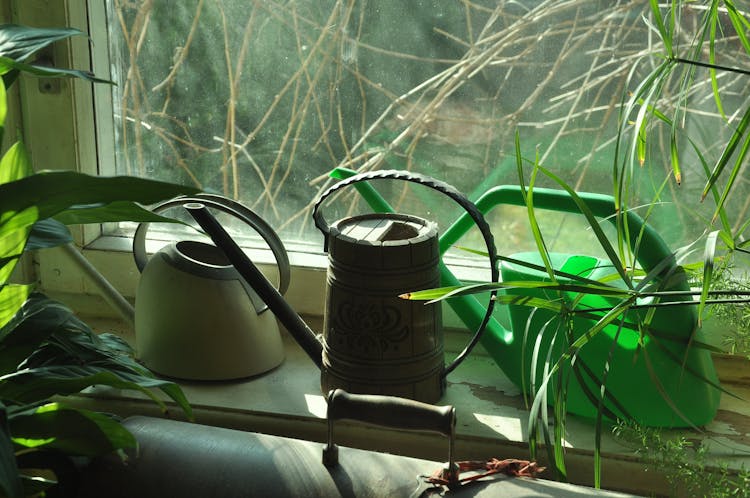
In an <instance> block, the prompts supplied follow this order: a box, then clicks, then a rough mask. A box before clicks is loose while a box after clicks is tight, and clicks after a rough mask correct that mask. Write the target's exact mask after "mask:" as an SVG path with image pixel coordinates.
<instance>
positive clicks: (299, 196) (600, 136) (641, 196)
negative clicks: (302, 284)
mask: <svg viewBox="0 0 750 498" xmlns="http://www.w3.org/2000/svg"><path fill="white" fill-rule="evenodd" d="M702 12H703V11H702V10H701V9H700V8H699V7H695V8H686V9H683V11H682V14H681V17H680V19H679V20H678V21H679V29H680V30H681V31H680V34H679V36H677V37H676V38H677V39H678V40H679V43H681V44H682V45H683V46H684V47H688V45H689V43H690V42H691V40H692V39H693V38H694V36H695V32H696V29H697V28H696V26H698V24H699V19H700V16H701V15H702ZM109 15H110V17H109V22H110V25H111V53H112V64H113V74H114V79H115V80H116V81H117V86H116V87H115V88H114V92H115V94H114V95H115V98H114V101H115V109H114V114H115V128H116V135H117V136H116V140H117V157H116V169H117V172H118V173H127V174H136V175H144V176H150V177H154V178H159V179H166V180H172V181H179V182H185V183H193V184H196V185H198V186H200V187H202V188H204V189H206V190H210V191H214V192H219V193H222V194H225V195H227V196H230V197H233V198H237V199H240V200H242V201H243V202H244V203H246V204H247V205H248V206H250V207H252V208H253V209H254V210H256V211H257V212H258V213H259V214H261V215H262V216H264V217H265V218H266V219H267V220H268V221H269V222H270V223H271V224H272V225H273V226H274V227H275V228H276V229H277V230H279V231H280V232H281V234H282V236H283V237H284V239H285V240H287V241H290V242H292V241H312V243H313V247H314V248H318V249H319V245H320V238H319V235H318V234H317V232H316V230H315V228H314V226H313V224H312V220H311V216H310V208H311V201H312V200H313V199H314V198H315V197H316V196H317V195H318V194H319V193H320V192H321V190H322V189H324V188H325V187H326V186H328V185H330V183H331V182H330V181H329V180H328V179H327V177H326V175H327V173H328V172H329V171H330V169H332V168H333V167H334V166H337V165H344V166H348V167H351V168H362V167H364V168H367V169H371V168H397V169H409V170H412V171H416V172H419V173H422V174H426V175H430V176H434V177H436V178H438V179H442V180H444V181H447V182H449V183H451V184H453V185H454V186H456V187H457V188H459V189H460V190H462V191H463V192H465V193H466V194H467V195H468V196H469V197H470V198H476V197H477V196H478V195H480V194H481V193H482V192H484V191H485V190H487V189H488V188H490V187H492V186H495V185H501V184H518V181H519V180H518V170H517V166H516V157H515V145H514V135H515V133H516V130H518V132H519V134H520V139H521V144H522V150H523V155H524V157H525V158H526V159H527V160H529V161H528V162H526V163H525V165H524V170H525V175H526V181H527V182H528V181H529V173H530V171H531V169H532V167H531V163H532V162H533V160H534V159H535V157H536V158H538V160H539V162H540V163H541V164H542V165H544V166H545V167H547V168H548V169H550V170H552V171H554V172H555V174H557V175H559V177H560V178H562V179H563V180H564V181H565V182H567V183H569V185H571V186H572V187H573V188H575V189H576V190H579V191H592V192H600V193H608V194H611V193H612V192H613V189H614V183H613V174H612V171H613V161H614V158H615V137H616V135H617V129H618V117H619V114H618V112H619V108H620V105H621V103H622V102H623V98H624V97H623V96H625V98H627V92H628V91H633V90H634V89H635V88H636V85H637V83H638V81H639V79H640V78H643V77H645V76H646V75H647V74H649V72H650V71H652V70H653V68H654V65H655V64H656V62H654V61H656V60H658V59H656V58H650V59H649V58H643V57H644V56H645V55H646V54H648V53H650V52H654V53H662V52H663V48H662V46H661V45H660V41H659V39H658V36H657V34H656V33H655V32H654V31H653V30H652V29H650V27H649V25H648V24H647V22H646V21H644V18H646V19H647V18H650V15H651V14H650V10H649V5H648V2H642V1H635V0H634V1H619V2H613V1H611V0H603V1H593V0H586V1H575V2H574V1H547V2H539V1H536V0H522V1H507V2H506V1H497V0H492V1H490V0H472V1H471V2H469V1H445V0H420V1H413V2H405V1H403V0H377V1H374V0H370V1H362V0H360V1H355V0H347V1H344V0H338V1H337V0H278V1H255V2H252V1H248V0H210V1H204V0H182V1H180V2H172V1H166V0H154V1H151V0H148V1H147V0H137V1H135V0H130V1H125V0H109ZM725 17H726V16H725ZM722 19H723V18H722ZM724 28H725V32H726V36H722V37H721V39H720V40H719V43H720V45H719V49H720V50H719V51H717V52H718V53H720V54H725V55H726V57H725V58H726V59H727V60H726V61H725V62H727V63H728V64H735V62H736V61H735V60H734V59H733V56H734V55H737V54H740V53H742V48H741V46H740V43H739V41H738V40H737V37H736V35H734V32H733V31H731V24H727V26H724ZM732 35H734V36H732ZM631 72H632V75H631ZM629 76H630V77H631V80H629V79H628V77H629ZM746 80H747V78H746V77H745V78H741V77H739V76H736V75H729V76H727V75H722V76H721V79H720V81H719V84H720V85H721V87H722V91H723V92H724V93H725V95H726V100H725V101H724V107H725V112H726V113H727V114H732V113H734V112H737V109H740V108H741V106H742V104H743V102H745V98H746V97H745V96H746V95H748V92H747V88H746ZM670 84H673V85H674V87H675V88H673V89H671V90H670V89H667V90H665V91H664V92H663V94H664V95H665V96H667V97H665V100H664V101H663V102H661V103H660V105H663V106H664V107H665V108H667V109H669V110H671V111H670V112H673V110H674V108H675V107H674V104H675V102H673V101H669V97H670V96H674V94H675V93H676V92H677V90H678V85H679V81H678V79H677V77H675V78H673V80H670V81H668V82H667V85H670ZM689 104H690V106H691V109H692V111H691V112H689V113H687V114H686V115H684V116H683V117H684V122H685V123H686V125H687V126H688V128H687V130H688V133H690V136H691V138H692V139H693V140H694V141H695V143H696V144H697V145H698V146H699V147H700V148H701V150H703V151H704V152H705V153H706V154H707V156H706V157H708V158H709V159H710V160H715V157H714V156H712V155H711V154H718V153H720V149H718V148H717V146H716V144H717V143H718V144H721V143H726V140H727V138H728V136H729V133H731V130H732V127H731V126H730V125H727V123H726V121H725V120H723V119H722V118H721V117H720V116H719V114H718V112H717V110H716V105H715V103H714V100H713V98H712V93H711V86H710V81H709V79H708V73H707V72H706V71H700V70H699V71H696V73H695V81H694V89H693V91H692V92H691V96H690V101H689ZM670 115H671V114H670ZM650 126H653V127H658V126H659V124H652V125H650ZM661 127H662V128H667V129H666V130H661V132H660V135H659V137H662V138H658V139H656V138H655V139H654V140H652V141H651V142H650V143H649V144H648V146H649V154H648V156H647V159H648V160H647V164H646V165H645V166H644V167H643V168H641V169H638V168H636V169H634V170H633V172H632V175H633V178H632V184H631V185H630V188H629V191H627V192H626V194H627V195H628V196H629V197H631V200H630V201H629V205H631V206H639V205H648V204H651V203H652V202H653V201H654V200H658V201H660V204H657V205H656V207H655V208H654V210H653V213H652V214H651V216H652V217H651V218H650V222H651V223H653V224H654V225H656V226H657V228H658V230H659V231H660V232H661V233H662V234H663V235H664V236H665V238H667V239H668V242H669V244H670V245H671V246H672V247H675V246H677V245H681V244H684V243H686V242H688V241H690V240H693V239H694V238H695V237H697V236H699V235H700V233H701V231H702V229H703V227H704V226H705V225H704V221H703V220H705V218H706V217H709V216H710V214H711V212H712V209H713V207H714V206H713V205H709V204H710V202H706V203H704V204H701V203H700V202H699V199H700V193H701V190H702V189H703V186H704V184H705V179H706V175H705V172H704V169H703V166H702V165H701V163H700V161H699V160H698V159H697V158H696V156H695V155H694V154H690V153H689V151H690V148H689V147H688V146H687V145H686V144H687V140H684V139H681V140H682V141H681V144H685V146H684V147H683V148H682V149H681V150H682V151H684V152H683V153H682V155H683V157H682V158H681V159H682V161H681V164H682V167H683V171H682V177H683V178H682V180H683V181H682V185H681V186H678V185H677V184H676V183H675V182H674V181H667V182H666V183H664V182H665V179H666V178H667V177H668V175H669V174H670V172H671V165H670V161H669V157H670V156H669V150H670V149H669V136H670V134H669V129H668V127H665V126H663V124H662V125H661ZM662 132H663V133H662ZM653 136H654V137H656V135H653ZM681 137H682V135H681ZM743 182H744V180H741V183H743ZM537 185H539V186H556V185H555V183H554V182H553V181H551V180H550V179H549V178H545V177H540V178H539V179H538V181H537ZM740 187H741V189H740V191H739V192H737V193H735V195H734V196H733V197H732V199H731V209H732V212H733V213H734V214H736V215H737V217H734V218H733V219H742V216H744V213H745V210H746V209H747V207H748V206H747V205H746V203H747V201H746V199H747V198H748V197H747V195H746V194H745V193H744V190H743V189H745V186H744V185H740ZM378 188H379V189H381V190H382V191H383V192H384V193H387V197H388V198H389V200H391V202H392V204H394V205H396V206H397V207H398V209H399V210H402V211H405V212H411V213H413V214H417V215H423V216H425V217H429V218H431V219H436V220H437V221H440V222H441V223H442V224H443V226H445V225H446V224H448V223H450V222H451V221H453V220H454V219H455V218H456V217H457V216H458V215H459V214H460V211H459V210H458V208H455V207H451V206H447V205H446V204H447V203H446V201H445V199H441V198H440V196H433V195H432V194H427V193H425V192H423V191H422V190H420V189H419V188H412V187H404V186H403V185H393V184H390V185H388V186H383V185H378ZM657 192H661V194H660V196H659V197H657ZM357 200H358V196H357V195H356V194H353V193H349V194H348V195H342V196H340V197H339V198H338V199H336V201H335V202H334V204H335V205H336V206H335V207H331V208H330V209H329V211H330V215H328V217H329V219H335V218H336V217H337V216H343V215H344V214H347V213H351V212H357V211H363V210H365V209H366V208H365V207H364V206H362V205H360V204H358V203H357ZM639 212H641V213H642V214H644V215H645V214H646V213H647V211H646V209H645V208H644V209H641V210H640V211H639ZM525 216H526V215H525V211H524V210H510V209H498V210H497V211H496V212H495V213H494V214H493V215H492V216H491V218H492V226H493V230H494V231H495V237H496V239H497V242H498V245H499V246H500V250H501V252H505V253H508V252H516V251H518V250H523V249H529V250H530V249H533V247H534V246H533V244H532V241H531V237H530V235H529V232H528V228H527V224H526V221H525ZM542 221H543V223H544V224H545V227H543V228H544V229H545V232H544V233H545V236H547V237H548V239H549V240H548V243H549V244H550V248H551V249H556V250H566V251H577V252H580V251H581V250H582V249H581V248H582V247H584V245H591V246H592V249H591V250H587V251H586V252H588V253H592V252H596V251H595V250H594V249H593V246H595V245H596V243H595V239H594V237H593V235H592V234H591V233H590V232H591V231H590V230H587V229H586V225H585V220H583V218H582V217H580V216H572V215H549V216H545V217H544V218H543V220H542ZM582 241H584V242H582Z"/></svg>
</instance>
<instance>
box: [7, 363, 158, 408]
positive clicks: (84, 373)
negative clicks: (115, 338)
mask: <svg viewBox="0 0 750 498" xmlns="http://www.w3.org/2000/svg"><path fill="white" fill-rule="evenodd" d="M166 384H170V383H169V382H167V381H164V380H161V379H156V378H146V377H143V376H138V375H134V374H129V373H124V372H113V371H111V370H107V369H103V368H99V367H91V366H81V365H55V366H48V367H38V368H25V369H22V370H19V371H17V372H13V373H10V374H6V375H3V376H0V397H2V398H4V399H9V400H12V401H14V402H17V403H36V402H39V401H42V400H45V399H48V398H50V397H52V396H55V395H61V396H66V395H69V394H76V393H79V392H81V391H82V390H84V389H86V388H88V387H91V386H95V385H102V386H109V387H114V388H117V389H128V390H135V391H140V392H142V393H143V394H145V395H147V396H148V397H150V398H151V399H153V400H154V401H156V402H157V403H158V404H159V405H160V406H162V407H164V402H163V401H161V400H160V399H158V398H157V397H156V396H155V395H154V394H153V393H152V392H151V390H150V389H151V388H161V387H162V386H164V385H166Z"/></svg>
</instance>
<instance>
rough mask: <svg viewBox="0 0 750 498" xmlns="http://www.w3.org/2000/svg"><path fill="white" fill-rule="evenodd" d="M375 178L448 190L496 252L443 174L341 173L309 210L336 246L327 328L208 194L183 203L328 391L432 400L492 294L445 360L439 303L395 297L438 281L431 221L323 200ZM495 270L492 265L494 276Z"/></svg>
mask: <svg viewBox="0 0 750 498" xmlns="http://www.w3.org/2000/svg"><path fill="white" fill-rule="evenodd" d="M377 178H390V179H397V180H403V181H410V182H416V183H420V184H423V185H425V186H428V187H430V188H432V189H434V190H437V191H439V192H441V193H443V194H445V195H447V196H448V197H450V198H451V199H452V200H454V201H455V202H457V203H458V204H459V205H461V206H462V207H463V208H464V209H465V210H466V211H467V216H468V217H469V219H472V220H474V223H476V224H477V225H478V226H479V227H480V230H481V231H482V234H483V237H484V240H485V243H486V245H487V249H488V252H489V253H490V254H491V255H494V254H495V247H494V243H493V241H492V234H491V233H490V231H489V227H488V226H487V223H486V222H485V221H484V217H483V216H482V215H481V213H479V212H478V211H477V210H476V209H475V208H474V205H473V204H472V203H471V202H469V201H468V200H466V199H465V197H463V195H461V194H460V193H459V192H458V191H457V190H456V189H454V188H453V187H451V186H449V185H447V184H445V183H443V182H439V181H437V180H434V179H431V178H427V177H424V176H421V175H415V174H411V173H408V172H404V171H378V172H371V173H364V174H361V175H357V176H355V177H354V178H350V179H348V180H346V181H344V182H340V183H338V184H336V185H334V186H332V187H331V188H329V189H328V191H326V192H325V193H324V194H323V195H321V196H320V198H319V199H318V201H317V203H316V205H315V210H314V214H313V217H314V219H315V223H316V225H317V226H318V228H320V229H321V230H322V231H323V232H324V233H325V234H326V244H325V247H326V250H328V249H331V254H330V260H331V263H332V264H331V266H330V268H329V273H328V282H329V286H328V291H327V305H326V317H325V324H324V328H325V332H324V334H323V337H322V338H319V337H318V336H316V334H315V333H314V332H313V331H312V330H311V329H310V328H309V327H308V326H307V324H305V322H304V321H303V320H302V319H301V318H300V316H299V315H298V314H297V313H296V312H295V311H294V310H293V309H292V308H291V307H290V306H289V305H288V304H287V303H286V301H285V300H284V299H283V297H282V296H281V294H280V293H279V292H278V291H277V290H276V289H275V288H274V287H273V286H272V285H271V284H270V283H269V282H268V280H267V279H266V278H265V277H264V276H263V274H262V273H261V272H260V271H259V270H258V269H257V267H256V266H255V265H254V264H253V262H252V261H250V259H249V258H248V257H247V256H246V255H245V253H244V252H243V251H242V250H241V249H240V247H239V246H238V245H237V243H236V242H235V241H234V240H233V239H232V238H231V237H230V236H229V234H227V233H226V231H225V230H224V229H223V227H222V226H221V225H220V224H219V223H218V222H217V221H216V219H215V218H214V217H213V215H212V214H211V213H210V212H209V211H208V210H207V209H206V206H204V204H205V203H204V202H202V201H200V199H198V200H197V201H195V202H188V203H186V204H185V209H187V210H188V212H189V213H190V214H191V216H193V218H194V219H195V220H196V221H197V222H198V224H199V225H200V226H201V228H203V230H204V231H205V232H206V233H207V234H208V235H209V236H210V237H211V239H212V240H213V242H214V243H215V244H216V246H217V247H218V248H220V250H221V251H222V252H223V253H224V254H225V255H226V258H227V260H228V261H229V262H231V263H232V265H233V266H234V267H235V268H236V269H237V271H238V273H239V274H240V275H241V276H242V278H243V279H244V280H245V282H247V284H249V285H250V286H251V287H252V288H253V289H254V290H255V292H256V293H257V295H258V296H259V297H260V299H261V300H262V301H263V302H264V303H266V304H267V305H268V307H269V308H270V309H271V310H272V311H273V312H274V314H275V315H276V317H277V318H278V319H279V321H280V322H281V323H282V324H283V325H284V326H285V327H286V329H287V330H288V331H289V332H290V333H291V335H292V336H293V337H294V339H295V340H296V341H297V342H298V343H299V344H300V346H301V347H302V349H303V350H304V351H305V352H306V353H307V355H308V356H309V357H310V358H311V359H312V360H313V362H314V363H315V364H316V365H317V366H318V367H319V368H321V370H322V374H321V385H322V388H323V391H324V392H327V391H328V390H329V389H333V388H345V389H347V390H351V391H353V392H358V393H364V394H382V395H392V396H401V397H408V398H411V399H415V400H418V401H423V402H428V403H433V402H435V401H437V400H438V399H439V398H440V396H442V394H443V392H444V389H445V376H446V375H447V374H448V373H449V372H451V371H452V370H453V369H454V368H456V366H458V364H459V363H460V362H461V361H462V360H463V359H464V358H465V357H466V356H467V355H468V354H469V352H470V351H471V349H472V348H473V347H474V346H475V345H476V344H477V343H478V341H479V338H480V336H481V334H482V332H483V330H484V328H485V326H486V324H487V322H488V321H489V319H490V316H491V313H492V308H493V304H494V303H493V302H492V301H491V302H490V303H489V305H488V307H487V310H486V312H485V318H484V320H483V321H482V322H481V323H480V325H479V326H478V327H477V330H476V332H475V334H474V337H473V338H472V340H471V341H470V342H469V344H468V345H467V346H466V349H465V350H464V351H463V352H462V353H461V354H460V355H459V356H458V358H456V360H454V361H453V362H452V363H451V364H450V365H448V366H445V365H444V363H443V336H442V329H441V323H440V314H439V309H438V308H437V307H433V308H430V307H425V306H423V305H422V304H421V303H413V302H409V301H406V300H402V299H399V298H398V295H399V294H402V293H404V292H408V291H414V290H420V289H423V288H428V287H430V286H434V285H435V284H437V283H438V280H439V278H438V277H439V273H440V264H439V258H438V257H437V256H438V248H437V232H436V229H435V227H434V225H433V224H432V223H430V222H428V221H426V220H423V219H420V218H418V217H414V216H405V215H389V216H379V217H372V216H366V217H358V218H350V219H345V220H340V221H339V222H337V223H334V224H333V225H328V223H327V222H326V221H325V219H324V218H323V215H322V212H321V211H320V209H319V208H320V206H321V203H322V202H323V201H324V200H325V198H327V197H328V196H329V195H330V194H332V193H333V192H334V191H336V190H339V189H340V188H343V187H345V186H347V185H350V184H353V183H356V182H361V181H365V180H371V179H377ZM375 233H377V234H379V235H377V236H375V235H374V234H375ZM376 259H377V262H376V261H375V260H376ZM493 260H494V257H493ZM497 274H498V273H497V268H496V265H493V278H495V277H496V276H497ZM415 286H416V287H415Z"/></svg>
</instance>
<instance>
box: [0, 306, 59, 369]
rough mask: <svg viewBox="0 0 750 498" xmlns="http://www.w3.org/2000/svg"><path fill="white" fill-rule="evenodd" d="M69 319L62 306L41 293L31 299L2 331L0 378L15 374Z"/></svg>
mask: <svg viewBox="0 0 750 498" xmlns="http://www.w3.org/2000/svg"><path fill="white" fill-rule="evenodd" d="M69 317H70V311H69V310H68V309H67V308H65V307H64V306H63V305H62V304H60V303H56V302H54V301H51V300H50V299H48V298H46V297H43V296H41V295H39V294H36V295H32V296H31V297H29V298H28V299H27V300H26V302H25V303H23V307H22V308H21V310H20V311H19V312H18V313H16V315H15V316H13V318H12V319H11V320H10V322H8V324H7V325H6V326H5V327H2V328H0V375H5V374H8V373H11V372H13V371H15V370H16V369H17V368H18V366H19V365H20V364H21V363H22V362H23V361H24V360H25V359H26V358H28V357H29V355H31V353H33V352H34V351H35V350H36V349H37V348H38V347H39V346H40V345H41V344H42V343H43V342H44V341H45V340H46V339H47V338H48V337H49V336H51V335H52V334H53V333H54V332H55V331H56V330H58V329H59V328H60V327H61V326H62V325H63V324H64V323H65V322H66V321H67V320H68V319H69Z"/></svg>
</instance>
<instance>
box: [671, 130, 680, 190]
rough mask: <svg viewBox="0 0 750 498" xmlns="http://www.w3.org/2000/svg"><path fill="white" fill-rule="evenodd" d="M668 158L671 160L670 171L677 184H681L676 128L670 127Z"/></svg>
mask: <svg viewBox="0 0 750 498" xmlns="http://www.w3.org/2000/svg"><path fill="white" fill-rule="evenodd" d="M669 151H670V159H671V162H672V173H673V174H674V179H675V181H676V182H677V185H682V171H681V170H680V155H679V150H678V148H677V135H676V130H675V128H674V127H672V133H671V135H670V138H669Z"/></svg>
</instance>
